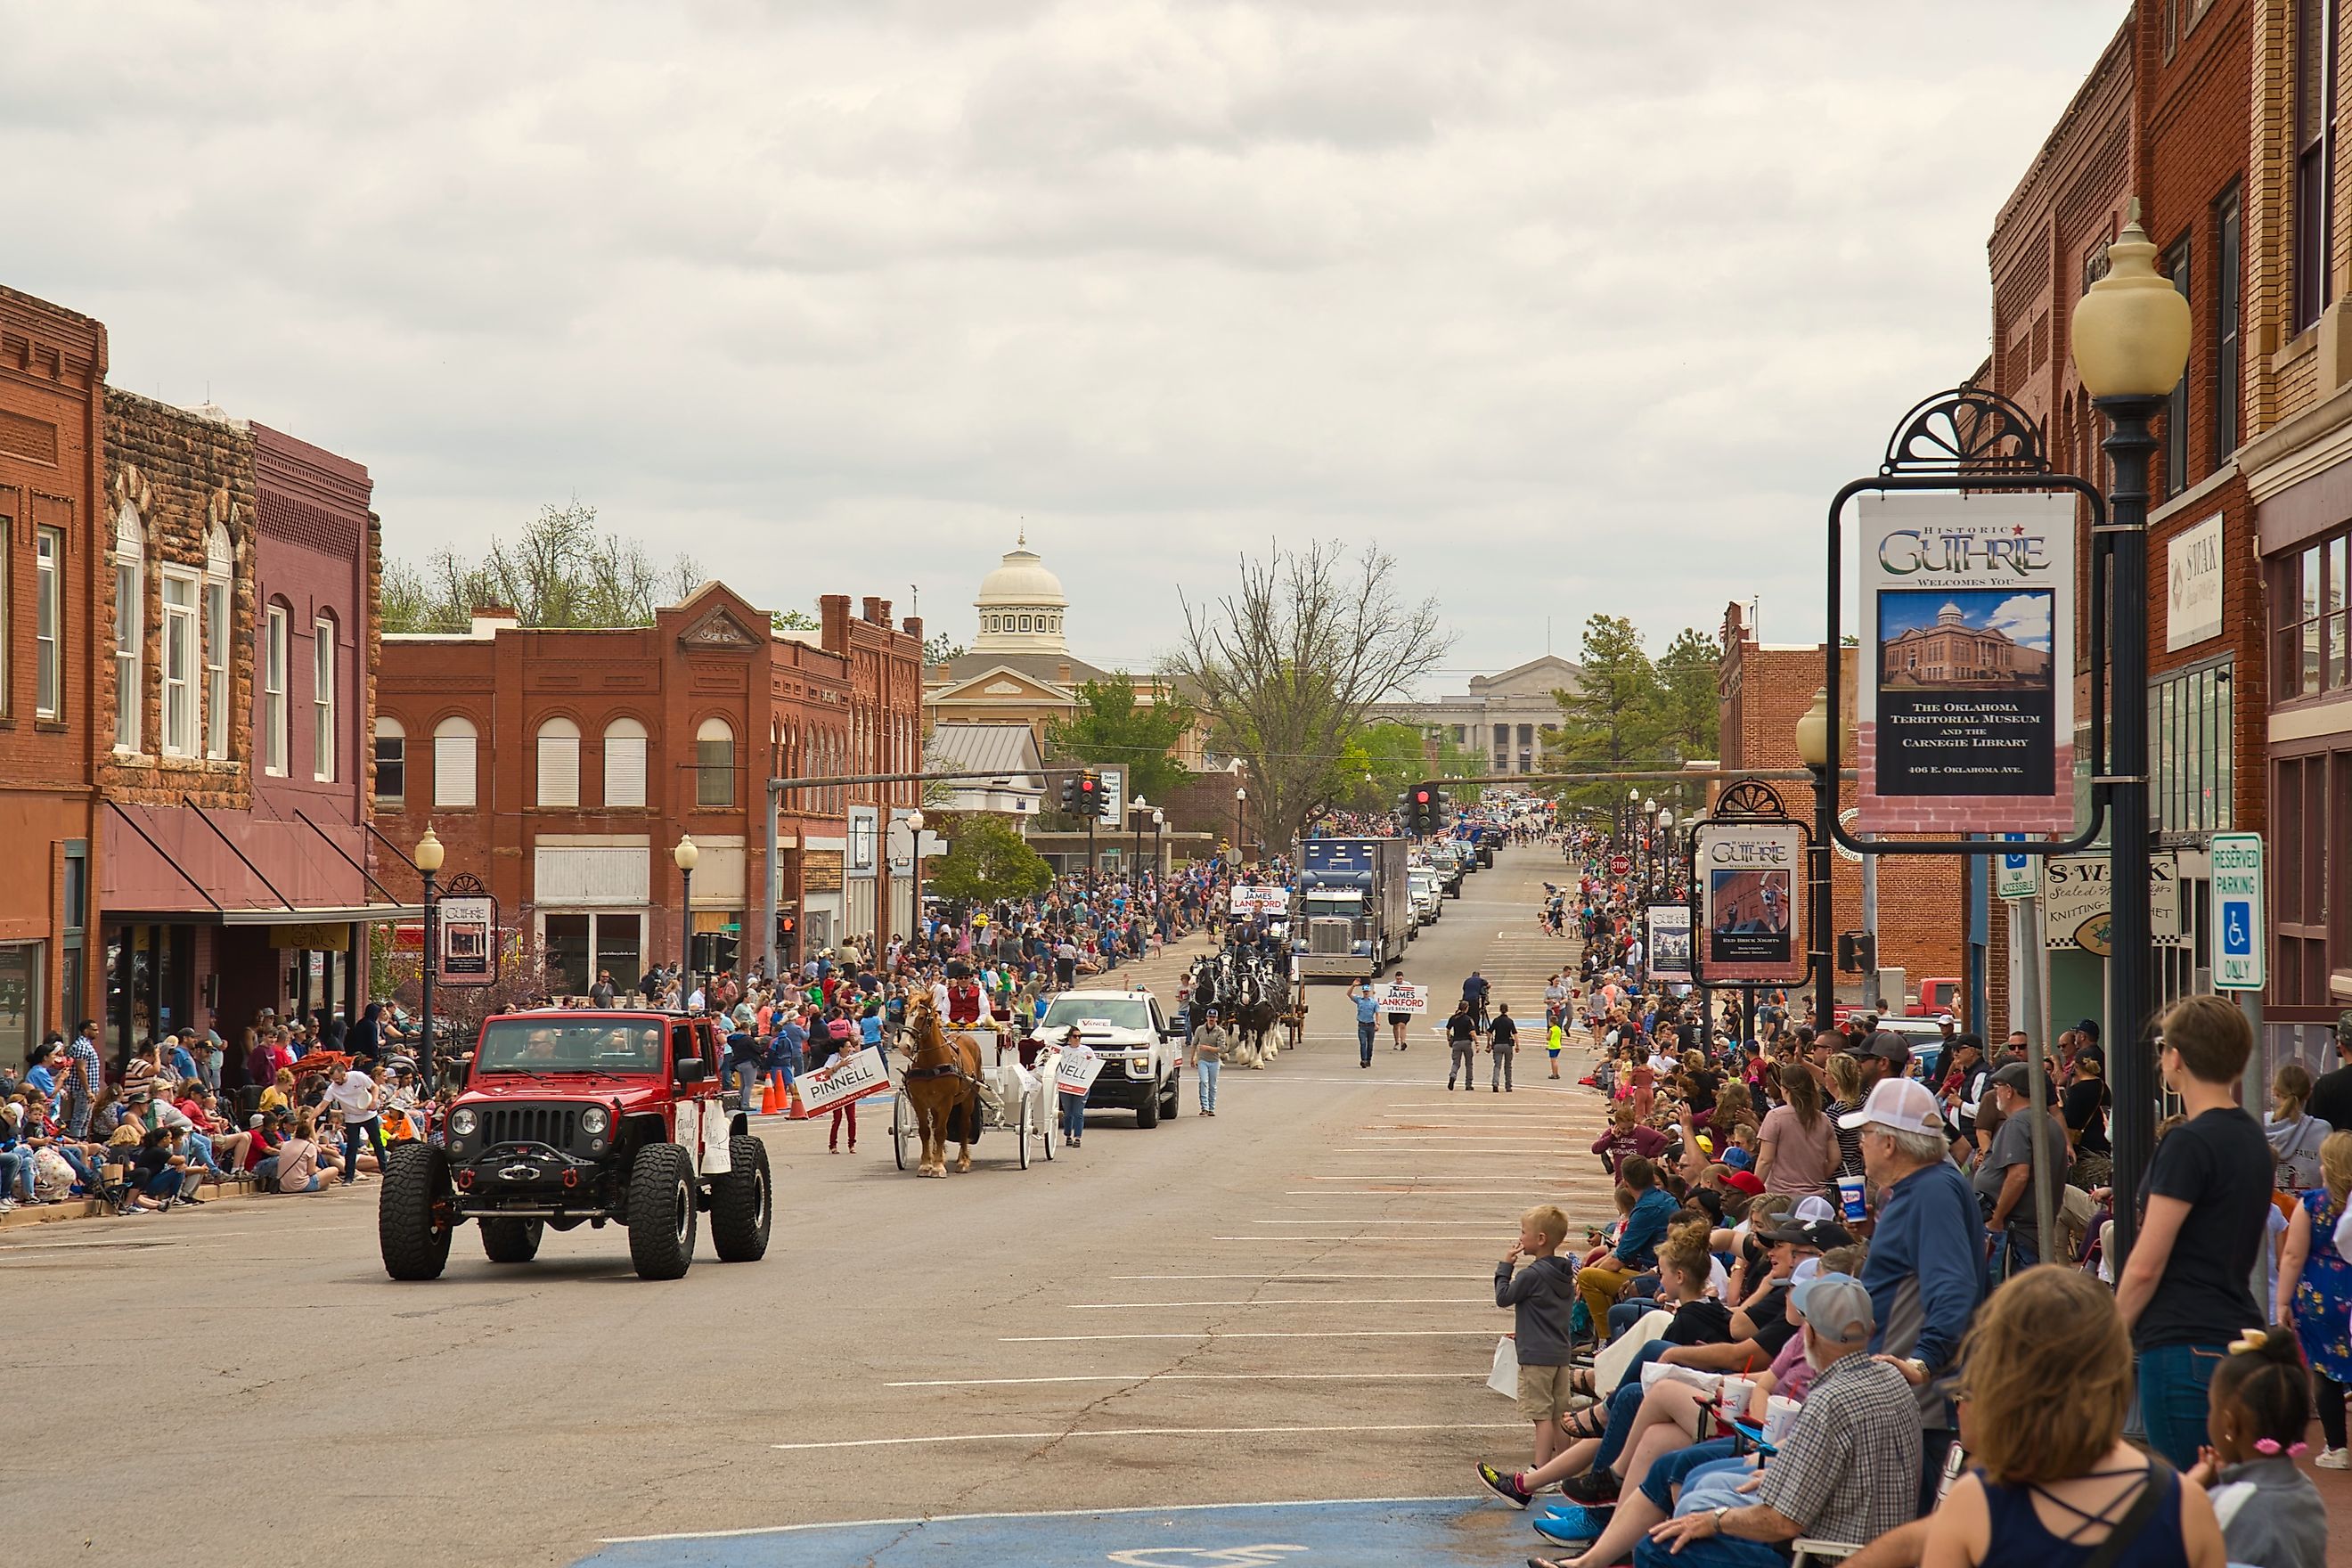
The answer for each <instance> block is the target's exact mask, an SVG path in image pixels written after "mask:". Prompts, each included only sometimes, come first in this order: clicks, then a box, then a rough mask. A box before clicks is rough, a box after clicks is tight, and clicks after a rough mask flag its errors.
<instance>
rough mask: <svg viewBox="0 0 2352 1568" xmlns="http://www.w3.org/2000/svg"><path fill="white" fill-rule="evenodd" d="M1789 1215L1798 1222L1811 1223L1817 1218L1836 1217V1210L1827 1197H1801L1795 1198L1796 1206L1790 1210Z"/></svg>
mask: <svg viewBox="0 0 2352 1568" xmlns="http://www.w3.org/2000/svg"><path fill="white" fill-rule="evenodd" d="M1790 1218H1791V1219H1794V1220H1796V1221H1797V1222H1798V1223H1800V1224H1802V1225H1811V1224H1813V1223H1814V1222H1815V1221H1818V1220H1825V1219H1835V1218H1837V1210H1835V1209H1833V1208H1832V1207H1830V1201H1829V1199H1827V1198H1824V1197H1820V1196H1812V1197H1802V1198H1799V1199H1798V1200H1797V1206H1796V1207H1795V1208H1794V1209H1793V1210H1791V1211H1790Z"/></svg>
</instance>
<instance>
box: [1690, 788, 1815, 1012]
mask: <svg viewBox="0 0 2352 1568" xmlns="http://www.w3.org/2000/svg"><path fill="white" fill-rule="evenodd" d="M1694 837H1696V842H1697V853H1698V870H1699V887H1698V894H1699V915H1700V919H1701V921H1703V922H1704V923H1705V925H1706V931H1705V932H1704V933H1703V935H1702V936H1701V939H1700V940H1701V943H1702V945H1701V947H1700V949H1699V953H1700V963H1699V968H1698V975H1699V978H1700V979H1701V980H1703V981H1705V982H1706V983H1707V984H1713V985H1720V984H1724V983H1725V982H1727V981H1775V982H1782V983H1786V982H1789V981H1795V980H1801V979H1803V978H1804V975H1805V959H1806V952H1805V941H1804V933H1803V931H1801V930H1800V929H1799V927H1800V923H1801V921H1802V919H1803V914H1804V910H1803V904H1804V900H1802V898H1801V897H1800V896H1799V895H1800V894H1801V891H1802V889H1801V886H1800V873H1801V871H1802V870H1803V868H1804V864H1805V830H1804V829H1803V828H1801V827H1800V826H1797V825H1796V824H1795V823H1793V822H1752V823H1743V822H1702V823H1700V824H1699V826H1698V830H1697V832H1696V835H1695V836H1694Z"/></svg>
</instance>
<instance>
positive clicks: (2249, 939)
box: [2221, 899, 2254, 953]
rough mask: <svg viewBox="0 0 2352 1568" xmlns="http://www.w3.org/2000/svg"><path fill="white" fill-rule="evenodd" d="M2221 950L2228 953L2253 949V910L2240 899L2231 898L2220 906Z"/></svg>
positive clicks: (2245, 951) (2246, 951) (2251, 950)
mask: <svg viewBox="0 0 2352 1568" xmlns="http://www.w3.org/2000/svg"><path fill="white" fill-rule="evenodd" d="M2221 951H2222V952H2229V953H2248V952H2253V951H2254V911H2253V910H2252V906H2250V905H2248V904H2247V903H2246V902H2245V901H2244V900H2242V899H2231V900H2229V901H2228V902H2226V903H2224V904H2223V905H2222V906H2221Z"/></svg>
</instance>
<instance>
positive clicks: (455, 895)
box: [441, 871, 489, 899]
mask: <svg viewBox="0 0 2352 1568" xmlns="http://www.w3.org/2000/svg"><path fill="white" fill-rule="evenodd" d="M488 891H489V889H488V888H485V887H484V886H482V879H480V878H479V877H477V876H475V875H474V874H473V873H472V872H471V871H460V872H458V873H457V875H456V876H454V877H452V878H450V879H448V880H447V881H446V882H444V883H442V884H441V896H442V897H443V898H445V899H462V898H466V897H468V896H472V897H476V898H478V897H481V896H482V895H484V894H487V893H488Z"/></svg>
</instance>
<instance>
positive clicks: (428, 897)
mask: <svg viewBox="0 0 2352 1568" xmlns="http://www.w3.org/2000/svg"><path fill="white" fill-rule="evenodd" d="M444 853H445V851H444V850H443V849H442V847H441V838H440V836H439V835H438V834H436V833H435V832H434V831H433V825H432V824H431V823H429V822H428V823H426V824H425V837H422V838H420V839H418V840H417V841H416V853H415V856H414V857H413V858H414V859H415V865H416V869H417V870H418V872H420V873H421V874H422V875H423V876H424V878H425V964H424V969H423V974H422V979H421V981H420V986H421V988H422V990H423V992H424V995H423V997H422V999H421V1001H420V1003H419V1007H420V1010H421V1011H422V1012H423V1013H424V1019H423V1021H422V1023H421V1024H420V1025H419V1027H418V1043H417V1050H416V1065H417V1068H418V1070H419V1071H420V1072H422V1073H423V1074H424V1076H425V1092H426V1093H427V1094H430V1093H431V1092H432V1091H433V968H434V964H435V963H436V962H437V961H438V959H439V958H440V953H439V952H438V950H437V949H436V947H435V945H434V941H433V936H434V933H433V910H434V903H435V900H434V893H433V876H434V873H435V872H436V871H438V870H440V869H441V860H442V856H443V854H444Z"/></svg>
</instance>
